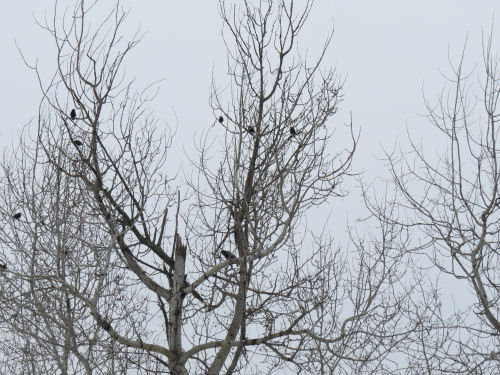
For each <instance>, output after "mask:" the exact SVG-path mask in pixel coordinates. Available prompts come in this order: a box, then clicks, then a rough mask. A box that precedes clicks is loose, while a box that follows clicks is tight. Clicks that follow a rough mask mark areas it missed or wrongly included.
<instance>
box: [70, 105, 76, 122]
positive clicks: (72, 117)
mask: <svg viewBox="0 0 500 375" xmlns="http://www.w3.org/2000/svg"><path fill="white" fill-rule="evenodd" d="M70 116H71V119H72V120H74V119H75V118H76V111H75V109H74V108H73V109H72V110H71V113H70Z"/></svg>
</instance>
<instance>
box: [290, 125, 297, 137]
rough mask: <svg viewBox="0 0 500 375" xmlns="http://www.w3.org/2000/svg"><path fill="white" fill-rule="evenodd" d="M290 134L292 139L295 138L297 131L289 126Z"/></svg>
mask: <svg viewBox="0 0 500 375" xmlns="http://www.w3.org/2000/svg"><path fill="white" fill-rule="evenodd" d="M290 134H291V135H292V137H295V136H296V135H297V131H296V130H295V128H294V127H293V126H290Z"/></svg>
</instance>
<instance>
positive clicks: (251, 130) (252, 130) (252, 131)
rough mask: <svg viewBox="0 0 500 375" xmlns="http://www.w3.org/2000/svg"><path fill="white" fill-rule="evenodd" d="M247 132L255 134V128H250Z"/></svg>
mask: <svg viewBox="0 0 500 375" xmlns="http://www.w3.org/2000/svg"><path fill="white" fill-rule="evenodd" d="M247 130H248V132H249V133H250V134H253V133H255V129H254V128H253V126H249V127H248V129H247Z"/></svg>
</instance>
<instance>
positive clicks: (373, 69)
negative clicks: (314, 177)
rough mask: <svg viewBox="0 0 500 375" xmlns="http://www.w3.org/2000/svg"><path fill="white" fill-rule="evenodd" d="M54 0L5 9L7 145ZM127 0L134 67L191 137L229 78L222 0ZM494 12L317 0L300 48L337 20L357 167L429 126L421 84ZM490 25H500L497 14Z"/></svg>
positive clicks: (434, 89) (431, 83) (42, 52)
mask: <svg viewBox="0 0 500 375" xmlns="http://www.w3.org/2000/svg"><path fill="white" fill-rule="evenodd" d="M64 2H67V1H62V2H61V3H64ZM52 3H53V1H52V0H50V1H49V0H46V1H41V0H23V1H22V2H8V5H4V6H3V9H2V12H0V17H1V18H0V28H1V32H0V38H1V39H0V40H1V46H2V59H1V60H0V64H1V65H0V79H1V87H2V88H3V90H2V92H1V94H0V95H1V99H2V100H1V111H2V122H1V124H0V133H1V136H0V137H1V140H0V146H2V147H4V146H5V145H7V144H10V139H11V137H12V136H13V135H15V134H16V132H17V131H19V129H21V127H22V126H23V125H24V124H26V123H27V122H29V121H30V120H31V119H33V118H34V117H35V116H36V113H37V105H38V102H39V100H40V90H39V88H38V87H37V84H36V82H35V79H34V78H35V77H34V75H33V73H32V72H31V71H29V70H28V69H27V68H26V67H25V66H24V65H23V63H22V60H21V57H20V55H19V53H18V51H17V49H16V45H15V41H17V43H18V45H19V46H20V48H21V49H22V50H23V52H24V53H25V54H26V56H27V57H28V58H29V59H30V60H31V61H34V60H35V59H38V61H39V64H40V66H42V67H47V69H46V71H47V73H49V72H51V68H50V65H47V64H49V63H53V61H54V53H53V52H54V50H53V46H52V45H51V41H50V38H49V37H48V35H47V34H46V33H44V32H41V31H40V29H39V28H38V27H37V26H36V25H35V23H34V20H33V15H35V16H37V17H39V18H40V17H43V14H44V9H47V10H48V12H49V13H50V11H51V6H52V5H51V4H52ZM299 3H300V2H299ZM6 4H7V3H6ZM123 4H124V5H125V6H127V7H128V6H130V9H131V13H130V17H129V20H128V23H127V26H128V28H129V30H130V32H132V31H133V30H135V29H136V28H137V27H139V26H140V27H141V29H142V30H143V31H145V32H147V34H146V35H145V37H144V39H143V42H142V44H141V45H140V46H139V47H138V48H137V49H136V50H135V52H134V53H133V54H132V55H131V57H130V59H129V61H128V63H127V71H128V74H129V76H130V77H131V78H136V79H137V81H138V82H139V83H148V82H150V81H153V80H157V79H160V78H164V79H165V80H164V81H163V83H162V84H161V90H162V91H161V94H160V96H159V97H158V100H157V101H156V103H155V106H156V109H157V114H158V116H159V117H160V118H162V119H164V120H165V121H167V122H168V123H169V124H171V125H175V124H176V121H177V122H178V123H177V125H178V126H179V130H180V131H179V133H178V134H179V137H178V139H177V141H178V143H179V144H181V143H184V144H190V143H191V139H192V136H193V134H194V132H195V131H197V130H199V129H200V127H203V126H207V124H208V123H210V121H211V112H210V109H209V107H208V89H209V84H210V80H211V75H212V71H214V72H215V78H216V79H217V81H218V83H219V84H220V85H224V84H225V83H226V82H225V79H226V77H225V76H224V74H223V73H224V68H225V63H226V56H225V50H224V45H223V43H222V38H221V27H222V24H221V21H220V18H219V16H218V12H217V2H216V1H190V2H180V1H164V0H162V1H160V0H148V1H141V2H139V1H135V2H134V1H131V0H129V1H124V2H123ZM495 13H500V2H499V1H493V0H491V1H465V0H439V1H436V0H433V1H431V0H426V1H418V2H417V1H401V0H393V1H387V0H386V1H369V0H363V1H334V0H317V1H315V4H314V7H313V10H312V14H311V17H310V21H309V23H308V25H307V27H306V29H305V30H304V34H303V37H302V40H301V44H300V46H301V48H302V49H304V50H305V49H307V50H309V51H310V53H311V54H314V52H315V51H318V49H319V48H320V47H321V45H322V41H323V40H324V38H325V36H326V35H327V32H328V30H329V29H330V28H332V27H334V29H335V36H334V40H333V44H332V46H331V49H330V51H329V54H328V56H327V59H326V62H327V63H328V64H331V65H333V66H337V70H338V73H339V74H340V75H341V76H343V77H346V78H347V80H346V85H345V91H344V93H345V101H344V103H343V105H342V108H343V111H342V113H340V114H339V115H337V117H336V118H335V119H334V122H336V123H338V124H343V123H345V122H346V121H347V120H348V116H349V113H351V112H352V115H353V119H354V124H355V125H356V126H357V127H359V128H361V142H360V148H359V150H360V152H359V153H358V158H357V163H359V164H358V165H359V167H360V168H362V167H364V166H365V165H367V164H366V163H371V162H372V160H373V156H378V155H380V154H381V153H380V149H381V148H380V145H381V144H383V145H385V146H386V147H389V146H390V145H392V144H394V142H395V140H396V137H397V136H398V135H399V136H401V135H404V129H405V126H406V125H408V127H409V128H410V129H416V130H418V129H421V128H423V127H424V126H425V124H424V121H423V119H421V118H420V117H418V116H417V115H416V113H422V112H423V102H422V92H423V91H422V89H424V91H425V93H426V94H427V95H428V96H430V97H433V96H434V95H436V94H437V93H438V92H439V90H440V88H441V86H442V84H443V78H442V76H441V73H440V69H441V70H445V71H446V70H447V69H448V52H449V51H450V52H451V56H452V58H456V56H457V55H458V53H459V52H460V50H461V48H462V46H463V44H464V42H465V39H466V37H467V35H468V47H469V48H468V52H469V56H470V57H471V58H472V59H473V60H476V61H479V60H480V57H481V55H480V52H481V50H480V47H481V30H482V28H483V29H485V30H489V28H490V27H491V24H492V21H493V16H494V14H495ZM493 23H494V24H496V30H497V31H498V30H500V27H499V25H498V23H499V21H498V20H496V21H494V22H493ZM174 111H175V116H174ZM207 118H208V119H209V121H207ZM365 158H366V161H365ZM367 169H368V168H367Z"/></svg>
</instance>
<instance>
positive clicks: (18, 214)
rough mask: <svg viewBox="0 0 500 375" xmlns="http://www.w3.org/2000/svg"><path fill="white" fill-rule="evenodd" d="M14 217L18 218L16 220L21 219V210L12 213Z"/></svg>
mask: <svg viewBox="0 0 500 375" xmlns="http://www.w3.org/2000/svg"><path fill="white" fill-rule="evenodd" d="M12 217H13V218H14V219H16V220H19V219H20V218H21V213H20V212H18V213H17V214H15V215H12Z"/></svg>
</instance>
